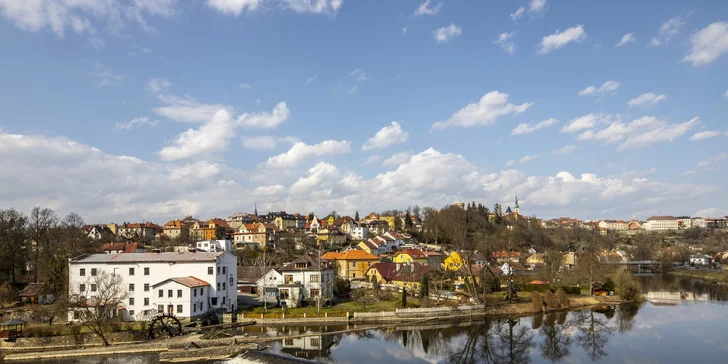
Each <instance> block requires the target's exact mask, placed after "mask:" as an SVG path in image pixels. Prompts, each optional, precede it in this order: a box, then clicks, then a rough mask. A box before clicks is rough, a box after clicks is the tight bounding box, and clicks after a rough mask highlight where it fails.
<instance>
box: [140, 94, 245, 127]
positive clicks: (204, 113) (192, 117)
mask: <svg viewBox="0 0 728 364" xmlns="http://www.w3.org/2000/svg"><path fill="white" fill-rule="evenodd" d="M157 99H159V101H162V102H163V103H165V104H167V106H161V107H157V108H154V109H153V111H154V112H155V113H157V114H159V115H162V116H164V117H166V118H169V119H172V120H175V121H180V122H187V123H198V122H204V121H207V120H210V118H212V116H213V115H215V113H216V112H218V111H219V110H220V109H226V110H229V109H231V108H230V107H229V106H224V105H220V104H203V103H200V102H199V101H197V100H196V99H194V98H192V97H190V96H183V97H179V96H173V95H163V94H162V95H158V96H157Z"/></svg>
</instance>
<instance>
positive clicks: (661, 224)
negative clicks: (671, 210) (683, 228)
mask: <svg viewBox="0 0 728 364" xmlns="http://www.w3.org/2000/svg"><path fill="white" fill-rule="evenodd" d="M643 227H644V228H645V230H652V231H660V230H677V229H678V223H677V218H676V217H674V216H652V217H650V218H648V219H647V222H646V223H645V224H644V225H643Z"/></svg>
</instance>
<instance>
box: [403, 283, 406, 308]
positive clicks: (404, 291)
mask: <svg viewBox="0 0 728 364" xmlns="http://www.w3.org/2000/svg"><path fill="white" fill-rule="evenodd" d="M405 307H407V287H402V308H405Z"/></svg>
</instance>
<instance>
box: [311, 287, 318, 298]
mask: <svg viewBox="0 0 728 364" xmlns="http://www.w3.org/2000/svg"><path fill="white" fill-rule="evenodd" d="M318 296H319V290H318V289H316V288H313V289H311V297H318Z"/></svg>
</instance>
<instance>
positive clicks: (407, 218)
mask: <svg viewBox="0 0 728 364" xmlns="http://www.w3.org/2000/svg"><path fill="white" fill-rule="evenodd" d="M413 228H414V224H413V223H412V215H411V214H410V210H409V209H407V212H405V214H404V229H405V231H412V229H413Z"/></svg>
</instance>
